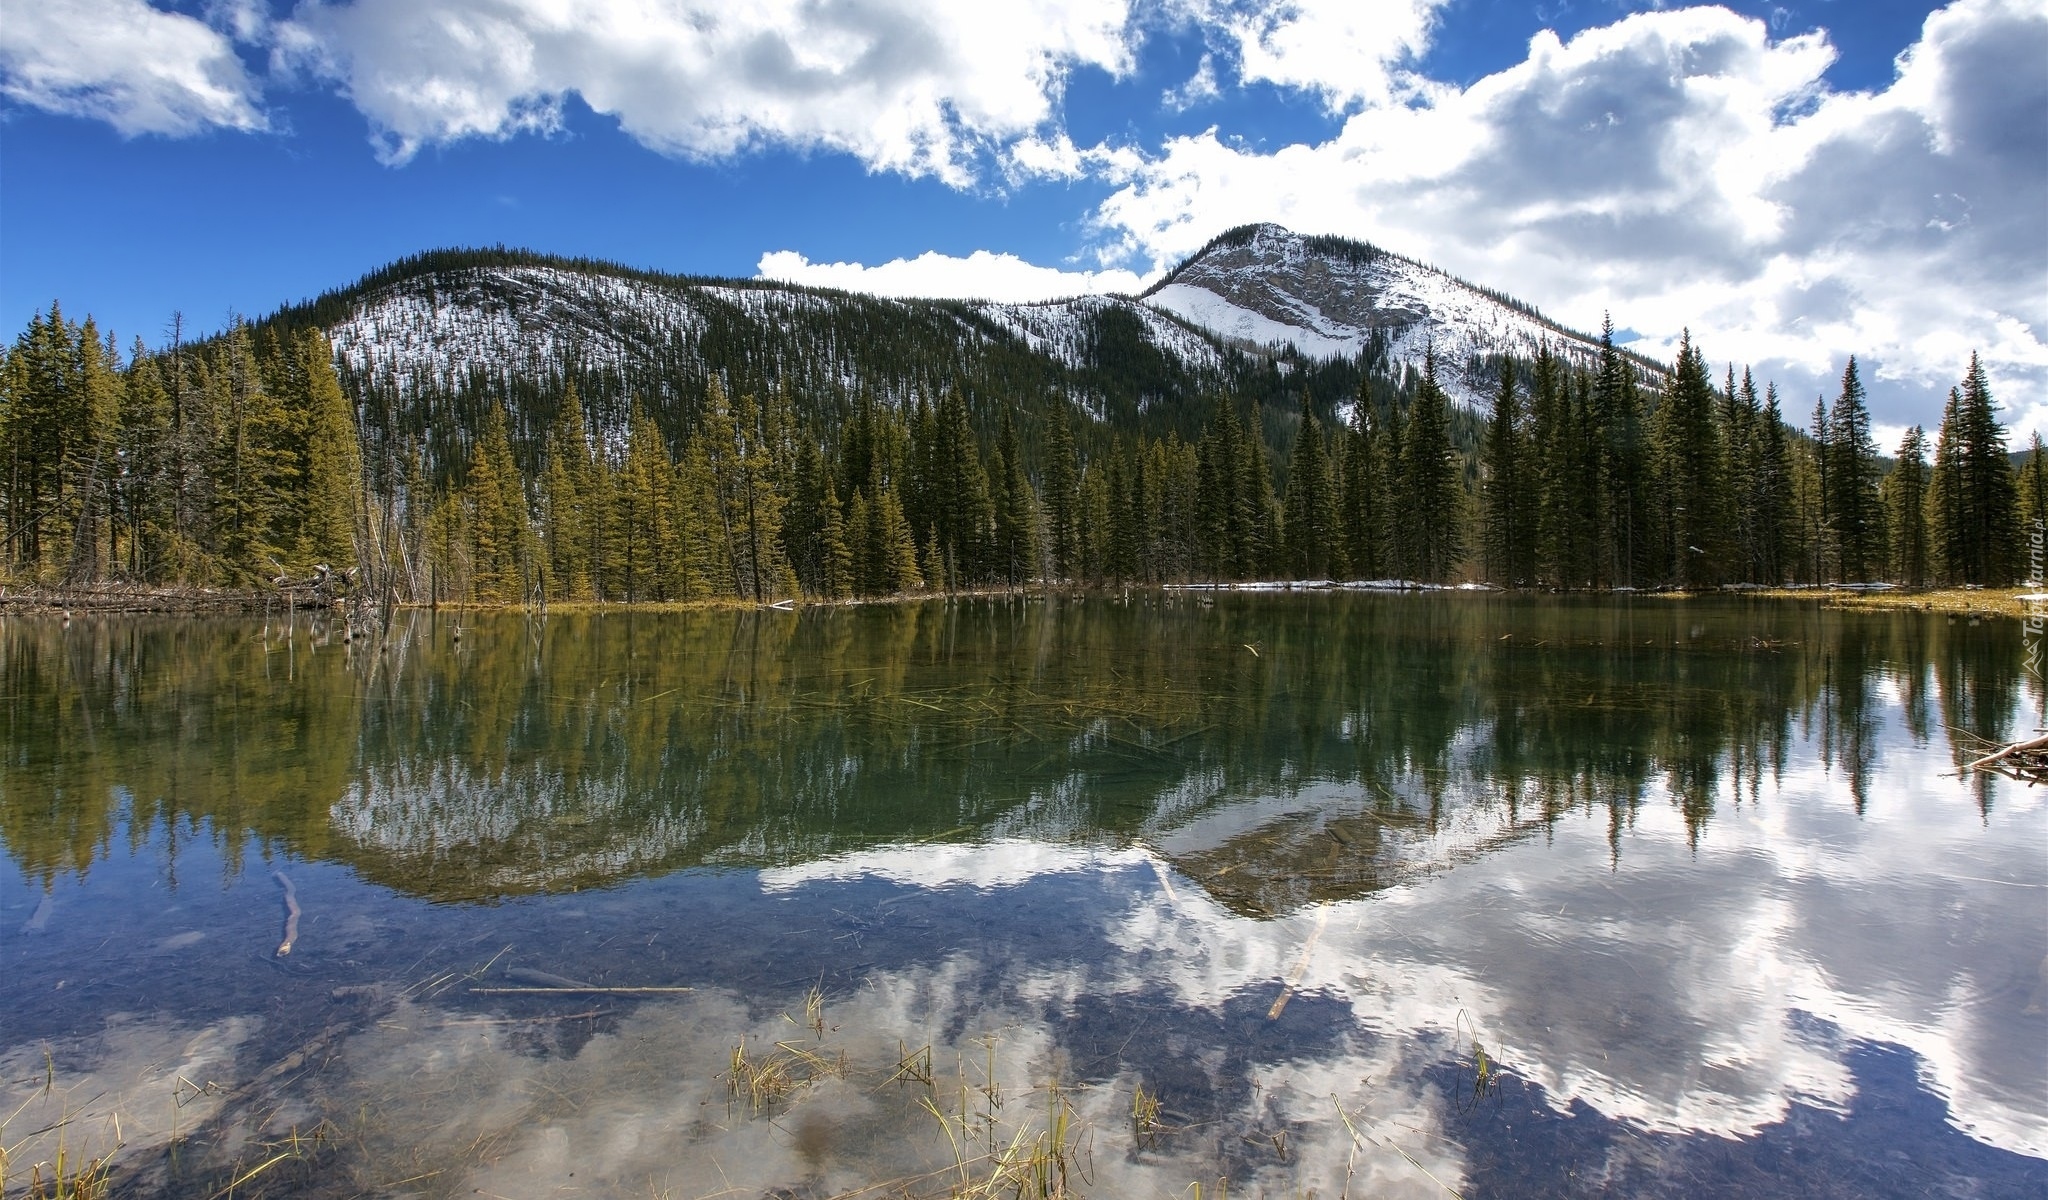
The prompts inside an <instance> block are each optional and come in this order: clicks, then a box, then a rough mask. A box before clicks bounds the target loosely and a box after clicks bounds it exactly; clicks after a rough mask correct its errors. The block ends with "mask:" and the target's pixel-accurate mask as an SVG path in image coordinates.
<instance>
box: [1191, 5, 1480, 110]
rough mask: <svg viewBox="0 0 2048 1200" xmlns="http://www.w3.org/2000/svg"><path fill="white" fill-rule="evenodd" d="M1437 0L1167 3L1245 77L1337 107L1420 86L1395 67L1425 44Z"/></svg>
mask: <svg viewBox="0 0 2048 1200" xmlns="http://www.w3.org/2000/svg"><path fill="white" fill-rule="evenodd" d="M1443 3H1444V0H1267V2H1265V3H1259V4H1250V5H1247V4H1243V3H1237V2H1234V0H1176V2H1175V3H1173V4H1170V5H1169V7H1170V8H1173V9H1177V10H1178V11H1179V12H1180V13H1181V14H1182V15H1184V16H1185V17H1186V18H1187V19H1189V20H1192V21H1194V22H1195V23H1196V24H1198V25H1200V26H1202V27H1203V28H1205V29H1208V30H1211V31H1213V32H1214V33H1215V34H1216V35H1218V36H1219V37H1220V39H1221V40H1222V41H1223V42H1224V43H1225V44H1226V45H1227V46H1228V47H1229V48H1230V49H1232V50H1233V51H1234V52H1235V57H1236V59H1237V64H1238V75H1239V78H1241V79H1242V80H1244V81H1245V82H1247V83H1271V84H1274V85H1275V86H1278V87H1283V88H1294V89H1298V90H1302V91H1308V92H1313V93H1316V94H1318V95H1320V96H1321V97H1323V99H1324V101H1325V103H1327V104H1328V105H1329V107H1330V108H1331V109H1332V110H1337V109H1341V108H1343V107H1344V106H1345V105H1348V104H1352V103H1355V102H1360V101H1364V102H1368V103H1370V102H1384V101H1386V100H1388V99H1390V98H1393V97H1395V96H1397V95H1400V94H1405V93H1409V92H1412V91H1413V90H1415V89H1416V88H1417V87H1419V86H1420V85H1421V81H1420V80H1419V79H1417V78H1415V77H1414V76H1413V75H1411V74H1409V73H1408V72H1406V71H1404V70H1402V69H1401V68H1402V65H1403V64H1404V63H1407V62H1409V61H1411V60H1413V59H1415V58H1417V57H1419V56H1420V55H1421V54H1422V52H1423V51H1424V50H1426V49H1428V47H1429V37H1430V32H1431V29H1432V27H1433V26H1434V24H1435V20H1436V11H1437V9H1439V8H1441V7H1442V6H1443ZM1199 80H1200V76H1199V75H1198V76H1197V77H1196V82H1199Z"/></svg>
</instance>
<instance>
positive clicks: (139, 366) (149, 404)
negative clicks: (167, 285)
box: [0, 338, 177, 583]
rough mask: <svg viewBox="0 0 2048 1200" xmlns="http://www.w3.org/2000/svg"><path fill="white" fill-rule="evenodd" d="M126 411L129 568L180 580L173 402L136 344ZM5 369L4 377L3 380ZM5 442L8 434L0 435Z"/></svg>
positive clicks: (154, 578)
mask: <svg viewBox="0 0 2048 1200" xmlns="http://www.w3.org/2000/svg"><path fill="white" fill-rule="evenodd" d="M128 362H129V367H128V379H127V388H126V391H125V394H124V396H123V401H122V408H121V453H120V462H121V467H122V469H121V475H120V481H121V482H120V496H121V513H122V523H123V524H124V526H125V527H126V531H127V540H126V549H127V554H126V561H125V569H126V573H127V575H128V577H129V578H131V579H136V580H142V581H146V582H150V583H161V582H171V581H173V580H175V579H176V569H175V565H174V554H175V552H174V550H173V546H174V544H175V542H176V538H177V528H176V513H175V510H174V508H173V504H172V501H173V495H172V491H171V463H170V460H169V451H170V449H171V398H170V393H169V392H168V391H167V390H166V389H165V388H164V383H163V372H162V370H161V369H160V368H159V366H158V363H157V361H156V359H155V358H154V357H153V356H151V355H150V354H149V353H148V352H147V350H145V349H144V347H143V345H142V339H140V338H137V339H136V340H135V349H134V351H133V352H132V353H131V354H130V355H129V358H128ZM4 374H5V372H4V370H0V376H4ZM0 438H4V434H0Z"/></svg>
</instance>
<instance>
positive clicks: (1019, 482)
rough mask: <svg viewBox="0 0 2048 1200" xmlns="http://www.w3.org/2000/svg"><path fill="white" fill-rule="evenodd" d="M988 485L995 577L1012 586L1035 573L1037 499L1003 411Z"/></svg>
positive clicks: (1013, 424) (1006, 412)
mask: <svg viewBox="0 0 2048 1200" xmlns="http://www.w3.org/2000/svg"><path fill="white" fill-rule="evenodd" d="M993 467H994V469H993V470H992V471H991V473H990V475H991V478H990V486H991V489H992V490H993V492H994V496H993V497H992V502H993V503H994V506H995V567H996V572H997V576H998V578H999V579H1000V580H1001V581H1002V582H1003V583H1005V584H1007V585H1009V586H1011V587H1015V586H1017V585H1018V584H1021V583H1025V582H1028V581H1029V580H1030V579H1031V578H1032V577H1033V576H1035V575H1037V574H1038V498H1037V496H1036V495H1035V494H1034V493H1033V492H1032V490H1031V478H1030V476H1028V475H1026V474H1025V473H1024V454H1023V451H1022V449H1021V448H1020V447H1019V446H1018V444H1017V425H1016V422H1015V421H1013V420H1012V419H1011V417H1010V410H1009V409H1007V408H1005V409H1004V410H1003V421H1002V427H1001V430H1000V431H999V432H998V434H997V437H996V455H995V460H994V464H993Z"/></svg>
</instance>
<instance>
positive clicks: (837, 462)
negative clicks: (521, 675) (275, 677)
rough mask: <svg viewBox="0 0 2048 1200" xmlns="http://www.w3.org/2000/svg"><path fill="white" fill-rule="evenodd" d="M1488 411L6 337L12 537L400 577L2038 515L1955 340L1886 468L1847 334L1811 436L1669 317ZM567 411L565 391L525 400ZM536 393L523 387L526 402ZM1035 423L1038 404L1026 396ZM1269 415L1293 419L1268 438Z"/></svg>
mask: <svg viewBox="0 0 2048 1200" xmlns="http://www.w3.org/2000/svg"><path fill="white" fill-rule="evenodd" d="M1495 366H1496V367H1497V374H1498V380H1499V383H1498V388H1497V393H1496V395H1495V397H1494V402H1493V405H1492V411H1491V414H1490V416H1488V417H1487V418H1486V419H1485V420H1484V422H1483V425H1481V426H1480V427H1478V428H1477V429H1476V430H1475V429H1474V427H1473V424H1472V422H1471V421H1470V418H1469V416H1467V415H1466V414H1463V413H1461V412H1459V411H1458V410H1457V409H1455V408H1454V406H1453V405H1452V404H1451V402H1450V400H1449V398H1448V397H1447V395H1446V394H1445V391H1444V389H1443V388H1442V387H1440V386H1439V385H1438V382H1437V375H1436V364H1435V361H1434V358H1433V357H1432V358H1431V359H1430V360H1429V361H1428V363H1427V364H1426V365H1425V368H1424V370H1423V371H1421V372H1420V373H1418V374H1417V375H1416V376H1415V377H1412V378H1402V377H1392V376H1389V375H1388V374H1386V373H1385V372H1379V373H1374V372H1371V371H1365V372H1362V373H1361V375H1360V377H1359V383H1358V385H1357V390H1356V396H1355V399H1354V400H1353V401H1352V402H1351V404H1350V405H1348V406H1347V410H1346V411H1343V412H1341V414H1340V415H1338V416H1337V417H1336V419H1334V420H1332V421H1330V422H1327V423H1326V422H1324V421H1322V420H1319V419H1318V417H1317V409H1318V407H1319V405H1318V404H1316V403H1313V402H1310V401H1309V400H1308V399H1304V400H1303V402H1302V403H1301V404H1300V406H1299V410H1298V412H1288V411H1275V409H1273V408H1268V407H1266V406H1264V405H1262V404H1261V403H1259V402H1258V400H1257V399H1254V400H1253V401H1252V402H1251V403H1249V404H1243V403H1241V402H1234V401H1231V400H1229V399H1227V398H1226V399H1225V400H1223V401H1222V402H1213V401H1212V402H1207V403H1208V404H1209V408H1210V411H1211V414H1212V415H1211V416H1210V418H1209V420H1208V421H1207V423H1206V425H1205V426H1203V427H1201V428H1200V430H1199V432H1198V433H1197V434H1195V435H1194V436H1192V437H1190V438H1184V437H1183V436H1182V435H1181V433H1180V432H1179V431H1177V430H1175V429H1171V428H1169V429H1168V430H1167V432H1165V433H1164V434H1163V435H1162V436H1158V437H1151V436H1147V435H1145V434H1144V433H1142V432H1140V433H1128V434H1127V433H1124V432H1118V431H1110V432H1107V433H1105V432H1104V431H1103V430H1101V429H1099V428H1093V427H1090V426H1089V425H1088V424H1087V422H1085V420H1084V421H1081V422H1078V423H1077V421H1076V420H1075V419H1073V418H1072V417H1071V416H1070V415H1069V412H1070V410H1069V409H1068V408H1065V407H1058V406H1038V407H1035V408H1033V407H1027V406H1023V405H1017V406H1007V405H997V406H996V407H995V411H994V412H989V411H986V406H983V411H980V412H973V411H970V409H971V408H973V407H975V406H974V405H972V404H971V403H970V401H969V400H967V399H965V398H964V397H963V395H962V392H961V390H960V389H958V388H951V389H946V390H944V391H942V392H941V393H940V394H939V395H938V396H937V397H936V398H928V397H926V396H925V395H923V394H922V393H919V394H918V395H916V396H915V397H914V398H913V399H911V400H910V401H909V402H908V403H885V402H882V401H878V400H876V399H874V398H873V397H872V396H871V395H869V394H867V393H865V392H862V393H859V394H857V395H855V397H854V398H853V400H852V402H851V405H850V411H846V412H845V413H844V415H838V414H836V413H820V412H819V411H817V410H816V409H815V408H811V407H810V406H806V405H803V404H801V403H799V400H798V399H797V398H793V397H792V395H791V394H790V391H789V389H788V388H786V387H778V388H776V389H774V390H772V391H768V392H766V393H765V394H757V393H756V392H755V391H753V390H750V389H741V388H735V389H732V390H730V391H728V389H727V387H726V386H725V385H724V382H723V381H722V380H721V378H720V377H719V376H718V375H717V374H712V375H710V376H709V377H708V378H707V379H706V380H705V382H704V384H703V387H702V391H701V395H699V396H697V397H695V398H694V402H693V403H691V404H689V405H688V406H686V408H685V410H684V412H682V413H680V414H679V413H678V412H677V411H675V406H668V407H666V408H663V409H659V410H658V409H656V407H655V406H653V405H651V404H646V403H641V402H638V401H633V400H630V399H629V401H628V404H627V407H626V408H625V410H624V412H623V413H621V412H619V411H618V407H617V406H616V405H614V404H611V403H603V404H592V403H586V401H585V400H584V399H583V398H582V397H580V396H579V395H578V389H577V387H576V385H575V384H574V383H573V382H567V383H565V384H564V385H563V387H562V390H561V392H560V393H559V394H555V395H550V396H545V397H536V399H535V402H534V403H532V404H529V405H522V406H521V407H520V408H519V410H518V411H516V412H513V413H512V414H511V416H510V418H509V419H508V413H507V406H506V405H505V404H484V405H479V406H476V411H475V412H473V413H472V414H470V416H469V418H468V419H467V420H464V421H461V422H457V423H455V424H454V425H452V426H449V427H446V428H443V427H442V426H443V425H445V424H446V423H445V422H442V423H439V424H434V425H424V424H423V425H419V426H415V427H414V428H413V429H411V430H409V431H408V430H405V429H403V428H402V427H401V426H397V425H394V423H392V422H390V421H387V420H380V421H376V422H369V423H366V424H363V425H359V421H363V420H364V418H363V417H362V414H363V413H364V412H365V411H367V410H368V409H370V408H371V407H374V406H379V405H387V404H389V403H391V398H390V397H378V398H374V399H372V398H369V397H367V396H355V397H354V398H353V400H352V396H351V393H352V391H361V390H362V389H361V388H360V387H356V386H354V384H353V381H350V380H348V379H347V378H346V377H345V376H342V375H338V374H337V370H336V365H335V360H334V355H333V353H332V351H331V349H330V348H329V347H328V345H327V344H326V342H325V341H324V339H323V338H322V337H321V335H320V334H319V333H318V332H317V331H316V330H314V329H311V328H301V329H299V330H297V331H292V330H288V329H286V328H285V327H284V326H283V325H282V324H281V323H279V322H272V323H270V324H268V325H266V326H263V327H262V328H260V329H259V328H256V327H252V326H249V325H246V324H237V325H235V326H234V327H233V328H231V329H229V330H228V331H227V332H226V333H224V334H222V335H220V336H218V337H215V338H211V339H208V340H207V341H205V342H204V343H201V344H199V345H186V344H184V342H183V340H182V339H181V338H180V337H178V336H176V334H175V332H174V336H173V337H172V339H171V344H170V345H169V346H168V347H166V348H163V349H159V350H154V351H152V350H149V349H147V348H146V347H144V346H143V345H142V344H141V343H140V342H138V343H137V344H136V345H135V346H134V347H133V348H132V350H131V351H130V352H129V354H128V355H127V356H126V358H125V359H124V358H123V356H122V355H121V354H120V353H119V351H118V348H117V346H116V345H115V343H114V339H113V338H112V337H111V336H103V335H102V334H101V333H100V332H99V330H98V329H97V327H96V326H95V325H94V323H93V322H92V320H91V319H90V318H88V319H87V320H86V321H85V322H84V323H83V324H78V323H74V322H71V321H69V320H68V319H67V318H66V317H65V316H64V315H63V313H62V312H61V310H60V309H59V308H57V307H56V306H55V305H53V306H52V307H51V309H50V311H49V312H48V313H47V314H44V315H38V316H37V317H36V318H35V319H33V320H32V321H31V322H30V324H29V327H28V329H27V330H26V331H25V332H24V333H23V334H22V335H21V336H20V337H19V338H18V339H17V340H16V342H15V343H14V345H13V346H12V347H10V348H6V349H5V350H0V446H4V448H5V454H6V463H7V471H8V475H7V479H6V483H5V488H4V494H0V515H4V518H5V526H4V528H5V537H6V542H5V547H4V556H0V557H4V564H5V569H6V574H7V576H8V577H9V578H11V579H12V580H15V581H18V582H42V583H71V584H77V583H84V582H90V581H95V580H102V579H121V580H129V581H135V582H141V583H150V584H200V585H219V586H234V587H248V586H259V585H262V584H263V583H265V582H266V581H269V580H272V579H275V578H277V577H279V576H300V575H303V574H304V573H305V572H307V571H309V570H313V569H315V568H316V567H317V566H318V565H323V564H324V565H326V566H328V567H330V568H332V569H335V570H348V569H351V568H360V569H361V571H362V579H363V583H364V585H365V586H367V587H370V588H373V589H376V590H377V591H378V593H379V594H382V595H386V596H389V597H391V598H394V599H401V600H416V601H439V600H454V601H470V600H475V601H500V602H515V601H539V600H548V601H572V600H602V601H625V602H639V601H688V600H699V599H711V598H717V597H734V598H739V599H744V600H747V601H752V602H756V603H759V602H767V601H773V600H779V599H783V598H788V597H792V596H799V595H802V596H812V597H825V598H836V597H846V596H876V595H887V594H893V593H896V592H900V591H910V590H918V589H934V590H940V589H944V590H952V589H964V588H985V587H1021V586H1026V585H1033V584H1037V583H1042V582H1059V581H1065V582H1078V583H1092V584H1110V583H1124V582H1141V583H1163V582H1179V581H1201V580H1216V581H1236V580H1252V579H1278V578H1285V579H1388V578H1404V579H1413V580H1419V581H1425V582H1450V581H1454V580H1460V579H1482V580H1487V581H1490V582H1494V583H1499V584H1503V585H1509V586H1537V587H1554V588H1586V587H1593V588H1601V587H1623V588H1648V587H1665V586H1676V587H1686V588H1701V587H1712V586H1716V585H1721V584H1729V583H1756V584H1782V583H1794V582H1796V583H1818V582H1828V581H1858V582H1860V581H1874V580H1879V579H1890V580H1896V581H1898V582H1901V583H1906V584H1914V585H1918V584H1924V583H1935V582H1939V583H1967V584H2004V583H2008V582H2011V581H2012V580H2013V579H2014V578H2015V577H2016V575H2017V574H2018V572H2019V569H2020V567H2021V563H2020V556H2019V548H2020V541H2021V538H2020V530H2021V529H2022V527H2023V522H2024V521H2030V520H2033V519H2035V518H2036V517H2037V516H2048V507H2044V500H2048V466H2044V464H2043V461H2042V456H2041V451H2040V447H2039V441H2038V439H2036V449H2035V453H2034V455H2033V457H2032V459H2031V460H2030V462H2029V465H2027V466H2026V467H2025V468H2024V469H2022V470H2019V471H2015V470H2014V469H2013V465H2012V462H2011V460H2010V458H2009V457H2008V455H2007V452H2006V446H2005V435H2004V431H2003V430H2002V428H2001V427H2000V424H1999V422H1998V418H1997V408H1996V405H1995V403H1994V402H1993V400H1992V397H1991V392H1990V388H1989V386H1988V384H1987V382H1986V379H1985V376H1984V372H1983V370H1982V368H1981V366H1980V365H1979V364H1978V363H1977V362H1976V360H1975V358H1974V357H1973V358H1972V361H1971V364H1970V366H1969V368H1968V370H1967V372H1966V373H1965V375H1964V377H1963V379H1962V381H1961V383H1960V384H1959V385H1958V386H1957V387H1956V388H1955V389H1953V390H1952V391H1951V393H1950V396H1949V398H1948V403H1947V407H1946V411H1945V413H1944V416H1943V420H1942V423H1941V426H1940V428H1939V429H1938V431H1937V432H1936V434H1935V436H1934V438H1933V439H1932V442H1931V443H1930V441H1929V439H1928V438H1927V436H1926V433H1925V431H1924V430H1922V429H1919V428H1915V429H1913V430H1912V431H1910V432H1909V433H1908V435H1907V437H1906V439H1905V442H1904V444H1903V445H1902V446H1901V447H1900V448H1899V451H1898V455H1897V458H1896V461H1895V463H1894V464H1893V465H1891V466H1890V467H1889V469H1887V465H1886V461H1885V460H1883V459H1881V458H1880V457H1879V454H1878V450H1877V447H1876V446H1875V445H1874V444H1873V442H1872V437H1871V432H1870V417H1869V413H1868V410H1867V408H1866V407H1865V403H1864V392H1863V387H1862V384H1861V382H1860V379H1859V377H1858V373H1857V366H1856V363H1855V361H1854V360H1853V359H1852V360H1851V361H1850V363H1849V365H1848V368H1847V369H1846V370H1845V372H1844V374H1843V377H1842V381H1841V388H1840V392H1839V394H1838V395H1837V397H1836V398H1835V399H1834V401H1833V402H1832V403H1828V402H1826V401H1822V402H1820V403H1818V404H1817V405H1816V409H1815V412H1814V416H1813V423H1812V426H1811V430H1810V434H1809V435H1802V434H1800V433H1797V432H1795V431H1793V430H1792V429H1790V428H1788V427H1787V425H1786V423H1785V421H1784V419H1783V416H1782V413H1781V411H1780V402H1779V398H1778V396H1777V393H1776V389H1775V387H1774V386H1770V385H1766V386H1765V387H1764V388H1763V389H1762V390H1761V392H1759V389H1758V388H1757V386H1756V383H1755V381H1754V380H1753V378H1752V377H1751V375H1750V373H1749V372H1748V371H1744V372H1743V373H1742V374H1741V375H1740V377H1739V378H1738V377H1737V375H1736V374H1735V372H1734V370H1733V369H1732V368H1731V369H1729V370H1728V372H1727V373H1726V375H1725V377H1724V380H1723V381H1722V382H1721V383H1720V384H1719V385H1718V386H1717V385H1716V383H1715V381H1714V380H1713V379H1712V377H1711V375H1710V373H1709V370H1708V367H1707V365H1706V360H1705V358H1704V356H1703V354H1702V353H1701V352H1700V351H1699V350H1698V348H1697V347H1695V346H1694V345H1693V344H1692V342H1691V340H1690V337H1688V338H1687V339H1686V341H1685V342H1684V344H1683V346H1682V347H1681V350H1680V353H1679V357H1678V361H1677V362H1676V363H1675V364H1674V365H1673V367H1672V368H1671V370H1670V371H1669V372H1668V374H1667V375H1666V377H1665V378H1664V380H1663V381H1662V387H1661V389H1659V388H1656V387H1654V386H1652V385H1646V383H1645V380H1644V376H1643V373H1642V372H1641V370H1640V369H1639V367H1638V366H1637V365H1636V364H1634V363H1632V362H1631V361H1629V360H1628V358H1627V356H1625V355H1624V354H1623V353H1622V352H1621V351H1620V350H1618V349H1617V348H1616V347H1615V345H1614V341H1613V336H1612V329H1611V327H1610V328H1608V329H1607V330H1605V331H1603V335H1602V339H1601V349H1600V353H1599V355H1598V357H1597V360H1596V361H1594V362H1591V363H1587V364H1585V365H1573V364H1572V363H1570V362H1568V361H1567V360H1566V359H1565V358H1563V357H1561V356H1558V355H1555V354H1553V353H1551V351H1550V350H1549V349H1547V348H1546V349H1544V350H1542V351H1541V352H1539V354H1538V355H1537V357H1536V358H1535V360H1534V361H1533V362H1524V361H1518V360H1513V359H1502V360H1500V361H1498V362H1497V363H1496V364H1495ZM544 413H551V414H552V415H551V416H543V415H542V414H544ZM536 418H538V419H536ZM1027 422H1028V423H1029V426H1030V433H1029V435H1028V436H1027V435H1025V434H1023V433H1022V432H1020V426H1021V425H1022V424H1024V423H1027ZM1276 447H1285V448H1286V450H1285V454H1284V456H1283V455H1281V454H1279V453H1276Z"/></svg>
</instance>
